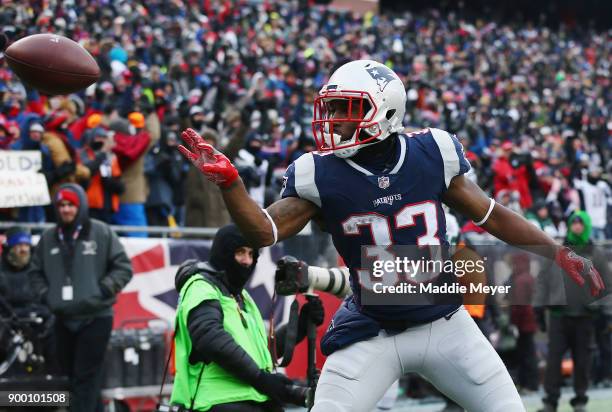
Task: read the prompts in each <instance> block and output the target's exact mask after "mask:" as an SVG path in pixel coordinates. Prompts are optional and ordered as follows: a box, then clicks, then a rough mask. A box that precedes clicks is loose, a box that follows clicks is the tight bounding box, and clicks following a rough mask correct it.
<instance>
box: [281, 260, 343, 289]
mask: <svg viewBox="0 0 612 412" xmlns="http://www.w3.org/2000/svg"><path fill="white" fill-rule="evenodd" d="M274 282H275V288H276V293H278V294H279V295H283V296H289V295H293V294H296V293H309V292H312V291H313V290H318V291H321V292H328V293H331V294H332V295H336V296H338V297H340V298H343V297H345V296H347V295H348V294H350V292H351V288H350V282H349V271H348V269H347V268H331V269H326V268H321V267H317V266H308V265H307V264H306V263H305V262H302V261H301V260H298V259H296V258H294V257H293V256H284V257H282V258H281V259H279V260H278V261H277V262H276V274H275V278H274Z"/></svg>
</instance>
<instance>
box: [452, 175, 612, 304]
mask: <svg viewBox="0 0 612 412" xmlns="http://www.w3.org/2000/svg"><path fill="white" fill-rule="evenodd" d="M443 201H444V203H446V204H447V205H448V206H449V207H451V208H453V209H455V210H457V211H458V212H460V213H461V214H463V215H465V216H467V217H468V218H470V219H472V220H473V221H474V222H479V221H482V220H483V218H485V221H484V223H482V225H481V226H482V228H483V229H485V230H486V231H487V232H489V233H491V234H492V235H493V236H495V237H497V238H498V239H501V240H503V241H504V242H506V243H509V244H511V245H514V246H518V247H525V246H545V247H542V248H536V250H531V251H532V252H534V251H537V253H539V254H541V255H543V256H546V257H548V258H550V259H553V260H555V261H556V262H557V264H558V265H559V266H560V267H561V268H562V269H563V270H564V271H565V272H566V273H567V274H568V276H569V277H570V278H572V280H574V281H575V282H576V283H578V284H579V285H581V286H582V285H583V284H584V283H585V279H586V280H588V281H589V285H590V287H591V294H592V295H593V296H596V295H598V294H599V293H600V291H601V290H603V289H605V285H604V282H603V280H602V279H601V276H600V275H599V272H598V271H597V269H595V267H593V264H592V262H591V261H590V260H588V259H585V258H583V257H581V256H578V255H577V254H576V253H574V252H573V251H572V250H571V249H569V248H567V247H564V246H561V245H559V244H558V243H556V242H555V241H554V239H552V238H551V237H550V236H548V235H547V234H546V233H544V231H542V230H540V229H539V228H538V227H537V226H535V225H534V224H532V223H530V222H529V221H527V219H525V218H524V217H523V216H521V215H519V214H517V213H515V212H513V211H511V210H510V209H508V208H506V207H504V206H502V205H500V204H494V207H493V208H491V206H492V203H491V199H489V197H488V196H487V195H486V194H485V193H484V192H483V191H482V189H481V188H480V187H478V185H476V184H475V183H474V182H472V181H470V180H469V179H467V178H465V176H463V175H460V176H455V177H454V178H453V179H452V180H451V183H450V185H449V187H448V190H447V191H446V193H445V194H444V197H443ZM487 214H488V218H486V216H487Z"/></svg>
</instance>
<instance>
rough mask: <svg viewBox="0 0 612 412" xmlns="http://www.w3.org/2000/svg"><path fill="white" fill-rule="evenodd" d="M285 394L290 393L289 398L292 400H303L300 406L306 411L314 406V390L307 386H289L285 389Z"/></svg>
mask: <svg viewBox="0 0 612 412" xmlns="http://www.w3.org/2000/svg"><path fill="white" fill-rule="evenodd" d="M287 392H289V393H290V396H291V398H293V399H303V400H304V404H303V405H301V406H304V407H305V408H308V409H310V408H312V405H313V404H314V392H315V390H314V388H311V387H308V386H298V385H291V386H289V387H287Z"/></svg>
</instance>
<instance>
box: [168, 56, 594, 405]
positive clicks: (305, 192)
mask: <svg viewBox="0 0 612 412" xmlns="http://www.w3.org/2000/svg"><path fill="white" fill-rule="evenodd" d="M405 103H406V92H405V89H404V85H403V83H402V81H401V80H400V78H399V77H398V76H397V74H395V73H394V72H393V71H392V70H390V69H389V68H388V67H386V66H385V65H383V64H380V63H378V62H375V61H372V60H357V61H352V62H349V63H346V64H344V65H343V66H341V67H340V68H338V69H337V70H336V71H335V72H334V73H333V74H332V76H331V77H330V79H329V81H328V83H327V84H326V85H324V86H323V88H322V89H321V91H320V92H319V95H318V97H317V98H316V99H315V103H314V106H315V107H314V118H313V122H312V123H313V133H314V137H315V140H316V142H317V148H318V152H314V153H307V154H304V155H302V156H301V157H300V158H298V159H297V160H296V161H295V162H293V163H292V164H291V165H290V166H289V168H288V169H287V172H286V174H285V177H284V179H285V182H284V187H283V190H282V193H281V200H279V201H277V202H275V203H274V204H272V205H271V206H269V207H268V208H267V209H261V208H260V207H259V206H258V205H257V203H256V202H254V201H253V200H252V199H251V198H250V197H249V196H248V194H247V192H246V191H245V188H244V185H243V183H242V181H241V180H240V178H239V177H238V172H237V171H236V168H235V167H234V166H233V165H232V164H231V162H230V161H229V160H228V159H227V158H226V157H225V156H224V155H223V154H222V153H220V152H218V151H216V150H215V149H214V148H213V147H212V146H210V145H208V144H206V143H205V142H204V141H203V140H202V138H201V137H200V136H198V135H197V133H195V132H194V131H193V130H190V129H188V130H186V131H185V132H183V139H184V140H185V142H186V144H187V146H188V147H189V148H187V147H184V146H181V147H179V150H180V151H181V152H182V153H183V155H184V156H185V157H187V158H188V159H189V160H190V161H191V162H192V163H193V164H194V165H195V166H196V167H197V168H198V169H199V170H200V171H201V172H202V173H203V174H204V175H206V177H207V178H208V179H210V180H211V181H214V182H215V183H217V184H218V185H219V187H220V188H221V191H222V195H223V199H224V201H225V203H226V205H227V208H228V210H229V212H230V214H231V216H232V218H233V220H234V221H235V222H236V224H237V225H238V226H239V227H240V230H241V231H242V233H243V234H244V235H245V237H247V238H248V240H249V241H250V242H251V243H252V244H253V247H262V246H269V245H272V244H274V243H276V242H277V241H279V240H283V239H286V238H288V237H290V236H293V235H295V234H297V233H298V232H299V231H300V230H301V229H302V228H303V227H304V226H305V225H306V224H307V223H308V221H310V220H311V219H313V220H315V221H317V222H319V223H320V224H322V226H323V227H324V228H325V230H327V231H328V232H329V233H330V234H331V235H332V238H333V241H334V245H335V247H336V249H337V250H338V252H339V254H340V255H341V256H342V258H343V259H344V261H345V262H346V265H347V266H348V268H349V269H350V272H351V288H352V289H353V292H354V293H353V295H352V296H353V297H352V298H351V299H348V300H346V301H345V302H344V304H343V305H342V306H341V307H340V308H339V310H338V312H337V313H336V315H335V316H334V319H333V321H332V324H331V325H330V329H329V331H328V332H327V334H326V336H325V337H324V339H323V341H322V349H323V350H324V352H326V353H328V354H329V357H328V358H327V361H326V363H325V366H324V368H323V371H322V374H321V377H320V379H319V383H318V386H317V390H316V394H315V405H314V407H313V410H314V411H317V412H320V411H325V412H335V411H347V412H348V411H350V412H354V411H369V410H371V409H372V407H373V406H374V405H375V403H376V401H377V400H378V399H380V397H381V396H382V394H383V393H384V392H385V390H386V389H387V388H388V387H389V386H390V385H391V384H392V383H393V382H394V381H395V380H397V379H398V378H399V377H400V376H401V375H403V374H405V373H407V372H416V373H419V374H421V375H422V376H423V377H424V378H426V379H427V380H429V381H430V382H432V383H433V384H434V385H435V386H436V387H437V388H438V389H439V390H440V391H441V392H443V393H444V394H446V395H447V396H449V397H450V398H452V399H453V400H455V401H456V402H457V403H458V404H460V405H461V406H462V407H464V408H466V409H467V410H469V411H487V412H488V411H496V412H503V411H507V412H517V411H524V410H525V409H524V406H523V405H522V402H521V399H520V397H519V395H518V393H517V390H516V388H515V386H514V384H513V382H512V379H511V378H510V376H509V374H508V372H507V370H506V369H505V367H504V364H503V363H502V361H501V359H500V358H499V356H498V355H497V353H496V352H495V350H494V349H493V348H492V347H491V345H490V344H489V342H488V341H487V339H486V338H485V337H484V336H483V334H482V333H481V332H480V330H479V329H478V327H477V326H476V324H475V323H474V321H473V320H472V319H471V317H470V316H469V314H468V313H467V311H466V310H465V309H464V308H463V306H462V305H461V299H459V301H458V302H454V303H453V302H450V303H446V304H435V305H432V304H429V305H425V304H424V305H413V304H410V305H365V304H363V303H362V302H361V299H360V297H361V293H360V292H361V291H362V290H361V288H362V282H363V281H364V279H360V277H359V273H358V270H359V268H360V266H361V256H362V252H361V247H362V246H366V245H373V246H383V247H385V246H389V245H418V246H436V245H444V244H446V227H445V220H444V211H443V209H442V203H445V204H446V205H448V206H449V207H451V208H452V209H454V210H456V211H458V212H460V213H462V214H463V215H465V216H466V217H468V218H470V219H472V220H473V221H474V222H475V223H476V224H477V225H480V226H482V227H483V228H484V229H485V230H486V231H488V232H489V233H491V234H492V235H494V236H496V237H498V238H499V239H501V240H503V241H504V242H507V243H509V244H511V245H534V246H543V247H546V248H545V250H543V251H542V252H541V253H542V254H545V255H546V256H547V257H549V258H551V259H554V260H555V261H556V262H557V264H558V265H559V266H560V267H561V268H562V269H563V270H564V271H565V272H566V273H567V274H568V275H569V276H570V277H571V278H572V279H573V280H574V281H575V282H577V283H578V284H580V285H582V284H584V283H585V281H588V282H589V284H590V288H591V292H592V293H593V294H595V295H596V294H598V293H599V292H600V291H601V290H602V289H603V288H604V284H603V282H602V280H601V277H600V276H599V273H598V272H597V270H596V269H594V268H593V265H592V264H591V262H590V261H588V260H587V259H584V258H582V257H580V256H578V255H576V254H575V253H573V252H572V251H571V250H570V249H568V248H566V247H563V246H560V245H558V244H556V243H555V242H554V240H553V239H551V238H550V237H549V236H548V235H546V234H545V233H544V232H543V231H541V230H540V229H538V228H537V227H535V226H534V225H533V224H531V223H529V222H528V221H527V220H525V219H524V218H523V217H521V216H519V215H518V214H516V213H514V212H512V211H510V210H508V209H507V208H505V207H503V206H501V205H499V204H496V203H495V201H494V200H493V199H490V198H489V197H488V196H487V195H486V194H485V193H484V192H483V191H482V190H481V189H480V188H479V187H478V186H477V185H476V184H475V183H473V182H472V181H470V180H469V179H467V178H466V177H465V176H464V175H465V173H466V172H467V171H468V170H469V169H470V164H469V162H468V161H467V160H466V159H465V156H464V153H463V149H462V146H461V144H460V143H459V141H458V140H457V138H456V137H455V136H453V135H451V134H450V133H447V132H446V131H443V130H439V129H433V128H429V129H425V130H422V131H420V132H417V133H412V134H410V135H405V134H402V131H403V125H402V120H403V118H404V112H405Z"/></svg>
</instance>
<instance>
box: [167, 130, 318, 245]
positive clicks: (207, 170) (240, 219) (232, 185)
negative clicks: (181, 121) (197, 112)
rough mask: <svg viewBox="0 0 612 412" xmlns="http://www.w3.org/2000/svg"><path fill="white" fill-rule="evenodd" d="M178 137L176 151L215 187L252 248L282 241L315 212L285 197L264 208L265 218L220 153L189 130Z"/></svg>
mask: <svg viewBox="0 0 612 412" xmlns="http://www.w3.org/2000/svg"><path fill="white" fill-rule="evenodd" d="M182 137H183V140H184V141H185V143H186V144H187V147H185V146H183V145H181V146H179V151H180V152H181V153H182V154H183V156H185V157H186V158H187V159H188V160H189V161H191V163H192V164H193V165H194V166H195V167H197V168H198V170H200V172H202V173H203V174H204V175H205V176H206V178H207V179H208V180H210V181H212V182H214V183H216V184H217V185H218V186H219V188H220V189H221V193H222V195H223V200H224V201H225V205H226V206H227V209H228V211H229V213H230V215H231V216H232V219H233V220H234V222H236V225H238V227H239V228H240V231H241V232H242V234H243V235H244V236H245V238H246V239H247V240H248V241H249V243H251V244H252V245H253V247H263V246H268V245H271V244H273V243H274V242H275V240H277V241H278V240H283V239H286V238H288V237H291V236H293V235H295V234H297V233H298V232H299V231H300V230H302V228H303V227H304V226H305V225H306V223H308V221H309V220H310V219H311V218H312V217H313V216H315V214H316V213H317V212H318V207H317V206H316V205H315V204H314V203H311V202H309V201H307V200H303V199H298V198H286V199H282V200H279V201H278V202H275V203H274V204H272V205H271V206H270V207H269V208H268V209H267V213H268V214H269V216H270V218H268V216H267V215H266V212H264V210H263V209H261V208H260V207H259V205H258V204H257V203H256V202H255V201H254V200H253V199H251V197H250V196H249V194H248V192H247V191H246V188H245V187H244V184H243V183H242V179H240V176H238V171H237V170H236V168H235V167H234V165H232V163H231V162H230V161H229V159H228V158H227V157H225V155H224V154H223V153H221V152H219V151H217V150H216V149H215V148H214V147H212V146H211V145H209V144H208V143H206V142H205V141H204V139H202V137H201V136H200V135H199V134H197V133H196V132H195V131H194V130H192V129H187V130H185V131H184V132H183V133H182ZM270 219H272V221H273V223H272V222H271V221H270ZM275 231H277V236H276V239H275Z"/></svg>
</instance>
